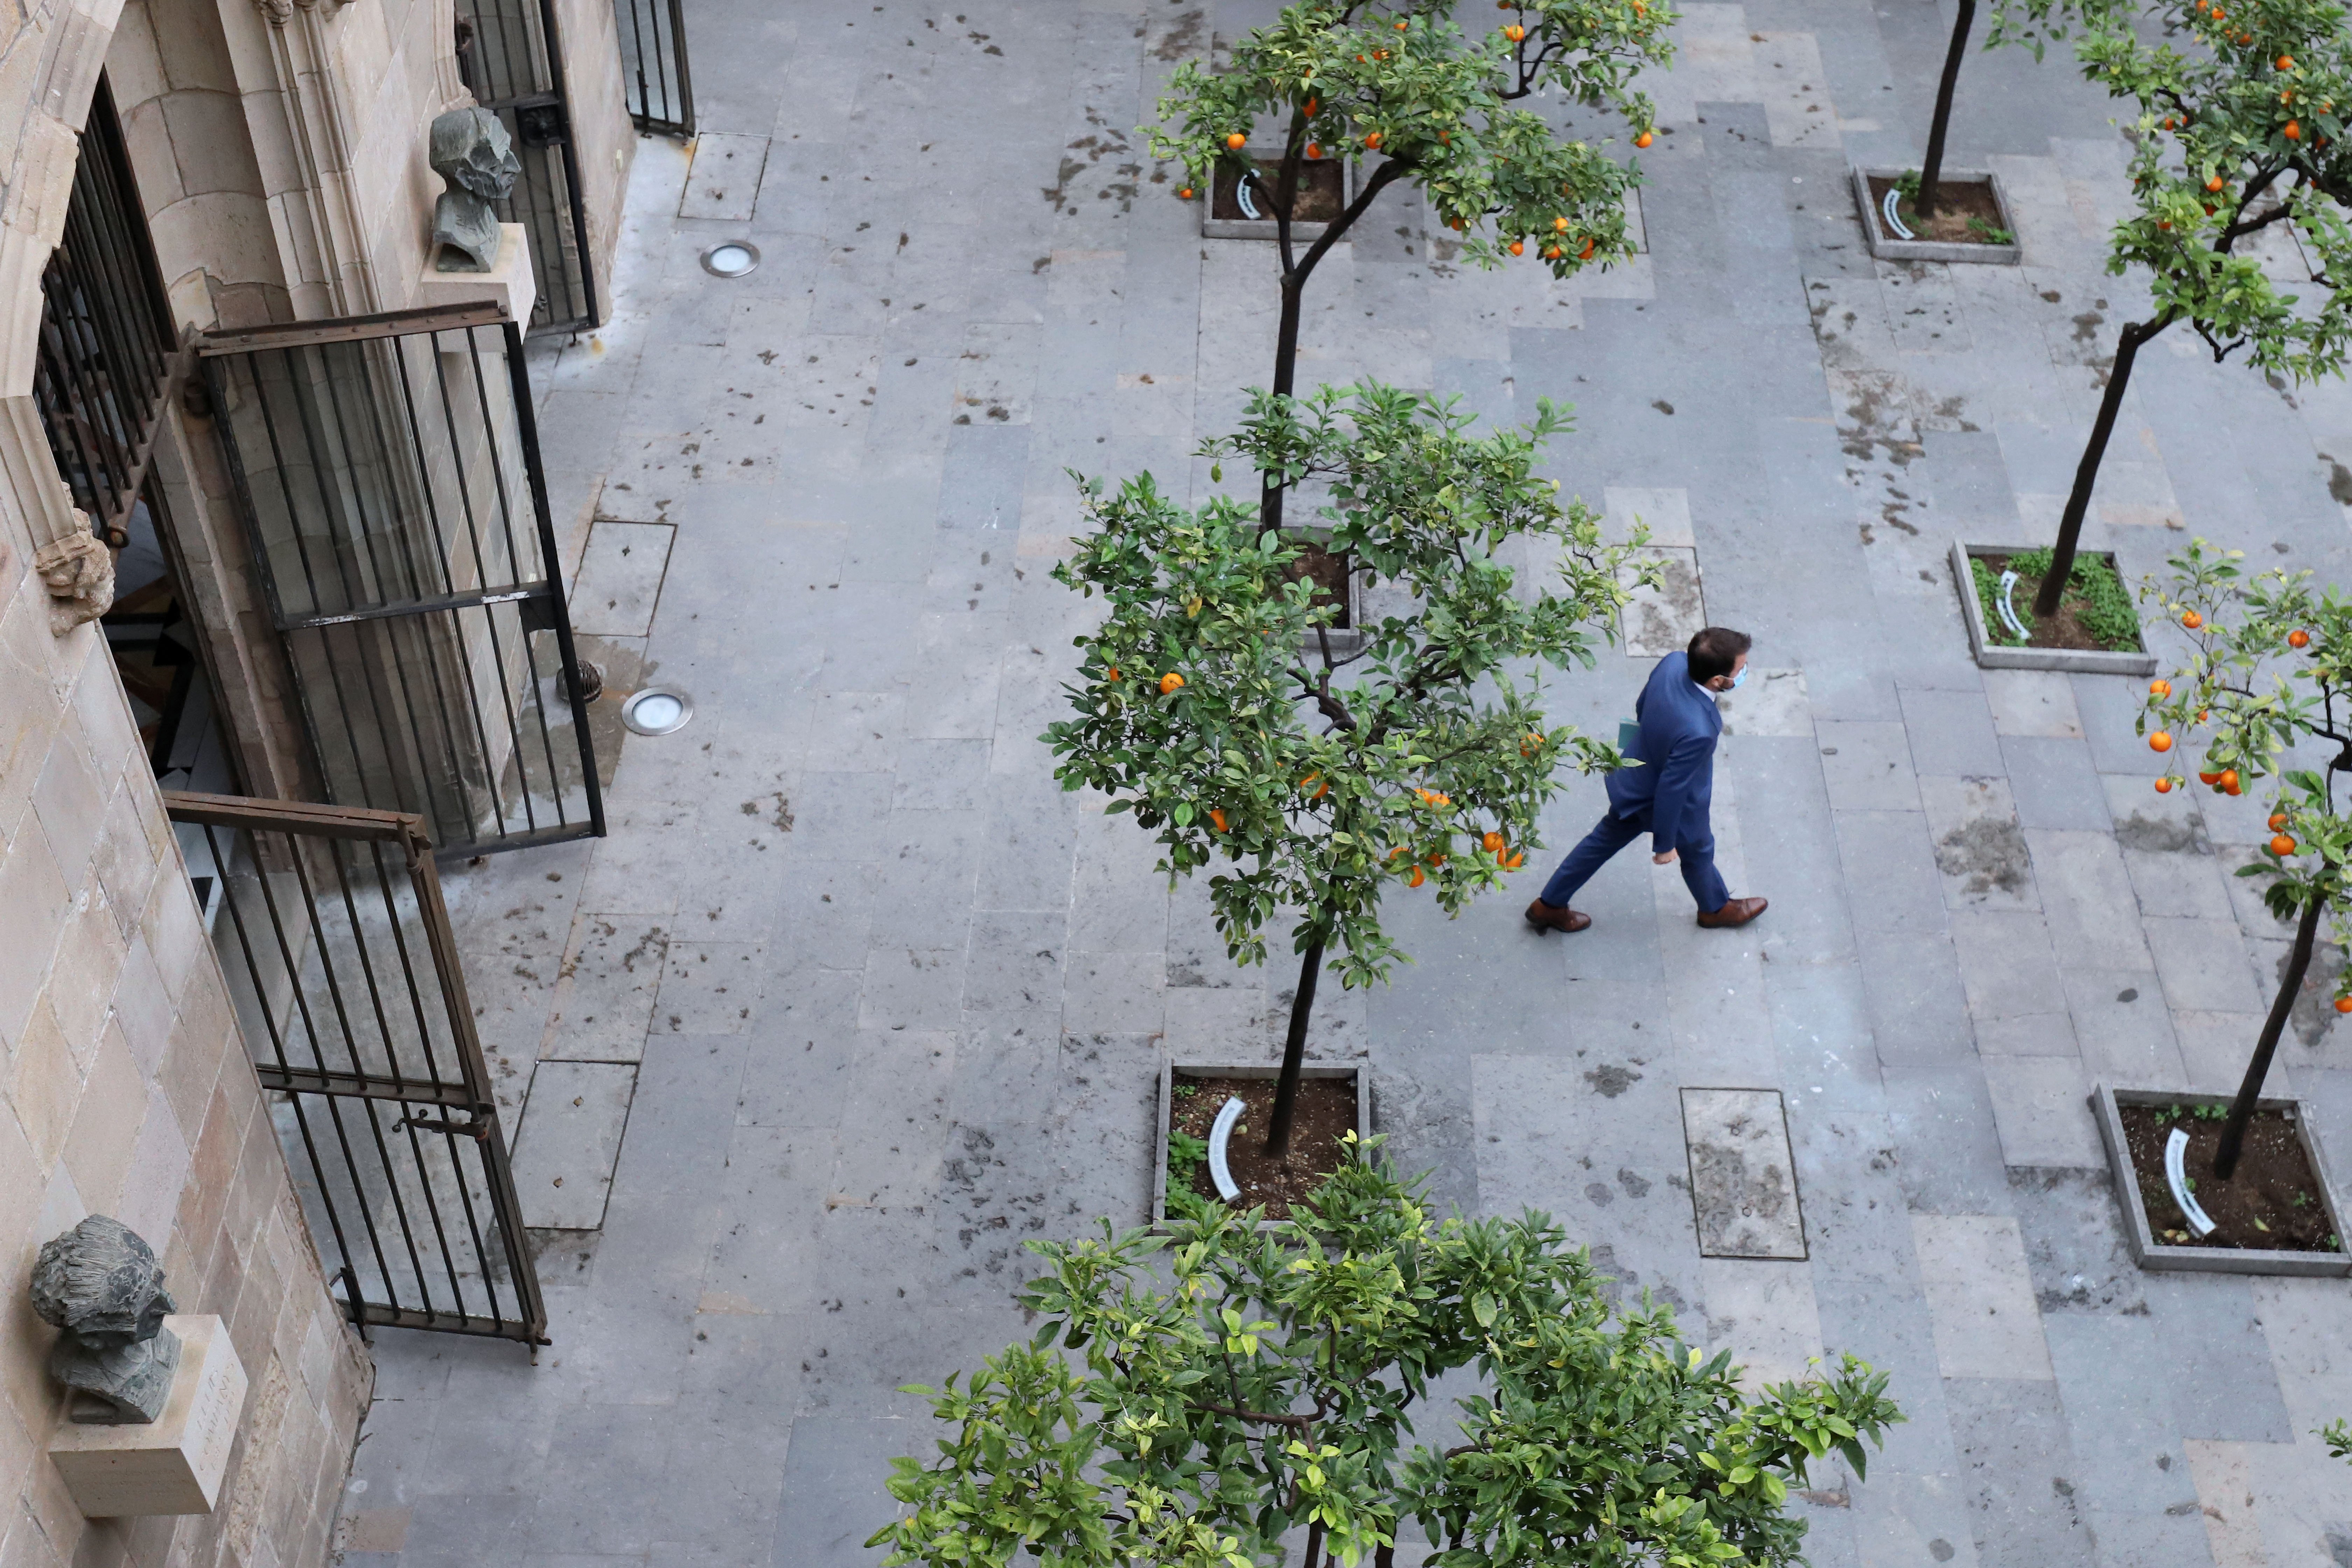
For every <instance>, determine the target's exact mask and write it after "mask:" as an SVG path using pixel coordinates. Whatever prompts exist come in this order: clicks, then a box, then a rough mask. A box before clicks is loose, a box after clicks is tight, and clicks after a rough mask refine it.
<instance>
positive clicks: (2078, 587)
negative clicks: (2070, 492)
mask: <svg viewBox="0 0 2352 1568" xmlns="http://www.w3.org/2000/svg"><path fill="white" fill-rule="evenodd" d="M2050 559H2051V552H2049V551H2047V550H2021V551H2019V552H2017V553H2016V554H2014V555H2012V556H2011V557H2010V558H2009V566H2010V570H2011V571H2012V572H2015V573H2016V574H2017V575H2018V577H2019V579H2020V581H2019V584H2018V587H2019V592H2018V593H2016V594H2014V595H2011V598H2010V605H2011V607H2012V608H2014V609H2016V610H2017V611H2018V613H2019V617H2020V618H2021V619H2022V618H2024V617H2025V616H2030V615H2031V614H2032V588H2033V586H2034V585H2035V584H2039V583H2040V582H2041V581H2042V576H2043V575H2044V574H2046V573H2048V572H2049V570H2050ZM1969 576H1970V577H1972V578H1974V579H1975V582H1976V590H1977V603H1978V604H1979V605H1982V606H1983V610H1984V623H1985V637H1987V638H1988V639H1989V640H1990V641H1991V642H1992V643H1994V644H1996V645H1997V646H1999V647H2023V646H2025V639H2024V638H2022V637H2018V636H2016V635H2015V634H2014V633H2012V632H2011V630H2010V629H2009V623H2008V622H2006V621H2004V620H2002V619H2001V618H2000V574H1998V573H1996V572H1995V571H1993V570H1992V568H1990V566H1987V565H1986V564H1985V563H1984V562H1983V561H1981V560H1979V559H1978V558H1977V557H1976V556H1973V555H1971V556H1970V557H1969ZM2062 603H2063V605H2065V606H2066V607H2068V608H2071V609H2072V610H2073V611H2074V618H2075V619H2076V620H2078V621H2080V622H2081V623H2082V624H2083V629H2084V631H2086V632H2088V633H2090V634H2091V637H2092V638H2093V640H2095V641H2096V642H2097V643H2098V645H2099V646H2100V647H2103V648H2109V649H2116V650H2122V651H2126V652H2136V651H2137V650H2138V648H2139V647H2140V640H2139V612H2138V611H2137V610H2136V609H2134V608H2133V607H2132V597H2131V593H2130V590H2128V589H2126V587H2125V586H2124V580H2123V578H2122V577H2121V576H2120V575H2118V574H2117V573H2116V566H2115V563H2114V562H2113V561H2111V560H2109V559H2108V558H2107V557H2105V556H2104V555H2078V556H2076V557H2075V558H2074V571H2072V572H2070V573H2069V574H2067V579H2066V597H2065V598H2064V600H2063V601H2062Z"/></svg>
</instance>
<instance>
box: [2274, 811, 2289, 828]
mask: <svg viewBox="0 0 2352 1568" xmlns="http://www.w3.org/2000/svg"><path fill="white" fill-rule="evenodd" d="M2284 826H2286V813H2285V812H2284V811H2273V812H2272V813H2271V831H2272V832H2273V833H2276V832H2277V831H2278V830H2279V829H2280V828H2282V827H2284Z"/></svg>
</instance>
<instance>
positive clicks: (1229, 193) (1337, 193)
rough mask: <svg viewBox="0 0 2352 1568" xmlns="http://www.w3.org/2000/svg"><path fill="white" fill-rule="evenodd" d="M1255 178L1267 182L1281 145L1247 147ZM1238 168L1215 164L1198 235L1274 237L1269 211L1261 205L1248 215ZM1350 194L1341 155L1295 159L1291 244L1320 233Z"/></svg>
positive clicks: (1277, 167) (1351, 176) (1278, 163)
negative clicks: (1295, 214) (1254, 163)
mask: <svg viewBox="0 0 2352 1568" xmlns="http://www.w3.org/2000/svg"><path fill="white" fill-rule="evenodd" d="M1249 155H1250V156H1251V157H1252V158H1255V159H1256V160H1257V166H1258V169H1259V172H1260V177H1261V178H1262V179H1264V180H1265V182H1266V183H1267V184H1272V183H1273V182H1274V181H1275V179H1276V178H1277V177H1278V176H1279V174H1281V170H1282V149H1281V148H1279V147H1253V148H1251V149H1250V150H1249ZM1240 185H1241V175H1240V173H1239V171H1237V170H1235V169H1234V168H1231V167H1229V166H1227V165H1223V164H1220V165H1219V166H1218V168H1217V170H1216V173H1215V174H1213V176H1212V177H1211V179H1210V183H1209V192H1208V199H1207V200H1206V201H1204V202H1202V204H1201V237H1202V238H1203V239H1278V238H1280V237H1281V236H1280V234H1279V233H1278V231H1277V230H1276V225H1275V221H1274V218H1273V216H1272V215H1271V214H1269V213H1267V212H1266V211H1265V207H1264V205H1263V204H1260V205H1259V208H1258V210H1259V215H1260V216H1256V217H1252V216H1250V215H1249V211H1248V209H1247V207H1245V206H1244V205H1243V193H1242V191H1241V189H1240ZM1355 195H1356V179H1355V173H1354V170H1353V168H1352V167H1351V166H1350V164H1349V163H1348V161H1347V160H1346V159H1344V158H1318V159H1314V160H1311V161H1310V160H1301V161H1300V163H1299V165H1298V195H1297V211H1298V214H1299V216H1298V217H1297V218H1296V219H1294V220H1293V221H1292V223H1291V225H1290V238H1291V242H1292V243H1293V244H1307V245H1312V244H1314V243H1315V241H1317V240H1318V239H1320V238H1321V237H1323V226H1324V224H1325V223H1326V222H1327V221H1328V219H1330V218H1334V217H1337V216H1339V213H1340V211H1341V210H1342V209H1344V208H1345V207H1346V206H1347V205H1348V203H1349V201H1351V200H1353V199H1354V197H1355Z"/></svg>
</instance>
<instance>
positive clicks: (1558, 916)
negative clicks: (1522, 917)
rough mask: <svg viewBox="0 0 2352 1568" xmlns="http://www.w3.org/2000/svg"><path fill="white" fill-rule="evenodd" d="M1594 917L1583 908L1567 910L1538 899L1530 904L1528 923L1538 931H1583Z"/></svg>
mask: <svg viewBox="0 0 2352 1568" xmlns="http://www.w3.org/2000/svg"><path fill="white" fill-rule="evenodd" d="M1591 923H1592V917H1591V915H1588V914H1586V913H1585V912H1584V911H1583V910H1566V909H1562V908H1560V907H1559V905H1558V904H1548V903H1545V902H1544V901H1543V900H1541V899H1538V900H1536V901H1535V902H1534V903H1532V904H1529V905H1528V924H1529V925H1531V926H1533V927H1535V928H1536V929H1537V930H1538V931H1582V930H1583V929H1584V928H1585V927H1586V926H1589V925H1591Z"/></svg>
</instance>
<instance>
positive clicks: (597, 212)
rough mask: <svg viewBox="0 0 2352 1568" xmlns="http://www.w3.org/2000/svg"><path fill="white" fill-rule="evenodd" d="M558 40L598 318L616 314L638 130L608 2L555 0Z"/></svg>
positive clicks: (611, 11)
mask: <svg viewBox="0 0 2352 1568" xmlns="http://www.w3.org/2000/svg"><path fill="white" fill-rule="evenodd" d="M555 25H556V29H557V31H558V32H559V33H561V34H562V39H563V74H564V83H563V85H564V89H565V90H566V91H567V92H568V93H569V95H570V97H571V100H572V141H573V151H574V152H575V153H577V154H578V156H579V159H580V200H581V205H582V206H583V208H584V209H586V211H587V214H588V257H589V262H590V264H591V265H592V266H593V268H595V279H596V304H597V310H598V312H599V314H600V315H602V316H603V317H604V319H605V320H607V321H609V320H611V319H612V314H613V256H614V251H615V250H616V249H617V248H618V247H619V244H620V237H621V203H622V200H623V198H624V197H625V196H626V195H628V188H629V165H630V164H631V163H634V162H635V160H636V155H637V133H636V130H635V127H634V126H632V125H631V124H630V123H629V104H628V99H627V97H626V95H625V86H626V84H625V82H624V81H623V80H622V77H621V39H620V34H619V24H618V22H617V21H616V20H615V18H614V15H613V0H555Z"/></svg>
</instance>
